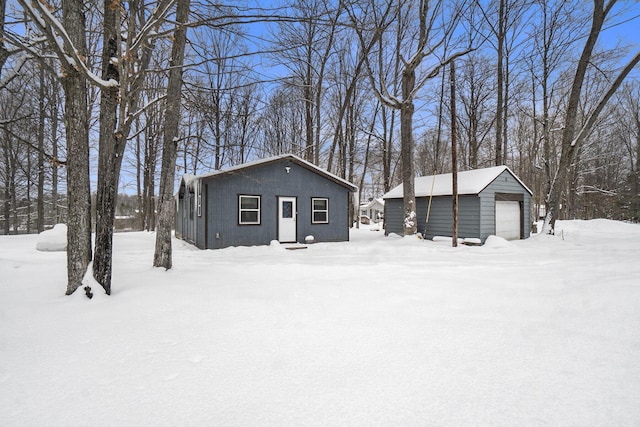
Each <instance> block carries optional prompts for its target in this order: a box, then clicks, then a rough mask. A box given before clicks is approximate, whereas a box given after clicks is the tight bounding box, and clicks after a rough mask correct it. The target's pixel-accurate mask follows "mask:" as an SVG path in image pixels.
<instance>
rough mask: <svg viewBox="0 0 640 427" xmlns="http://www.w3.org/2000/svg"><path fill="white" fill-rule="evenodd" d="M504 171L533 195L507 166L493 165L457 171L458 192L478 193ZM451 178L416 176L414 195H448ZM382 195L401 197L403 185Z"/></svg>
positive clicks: (385, 196)
mask: <svg viewBox="0 0 640 427" xmlns="http://www.w3.org/2000/svg"><path fill="white" fill-rule="evenodd" d="M504 171H508V172H509V173H510V174H511V175H512V176H513V177H514V178H515V179H516V181H518V183H519V184H520V185H522V187H523V188H524V189H525V190H527V191H528V192H529V194H531V195H533V193H532V192H531V190H529V188H528V187H527V186H526V185H524V183H523V182H522V181H521V180H520V178H518V177H517V176H516V174H514V173H513V172H512V171H511V169H509V168H508V167H507V166H494V167H491V168H484V169H474V170H470V171H464V172H458V194H478V193H480V192H482V190H484V189H485V188H486V187H487V186H488V185H489V184H491V183H492V182H493V181H494V180H495V179H496V178H497V177H498V176H500V175H501V174H502V173H503V172H504ZM452 180H453V175H452V174H451V173H445V174H440V175H435V176H433V175H430V176H421V177H418V178H416V179H415V194H416V197H429V196H430V195H433V196H450V195H451V194H452V193H453V182H452ZM432 189H433V192H432ZM382 197H383V198H384V199H397V198H402V197H403V185H402V184H400V185H398V186H397V187H395V188H393V189H392V190H390V191H389V192H388V193H387V194H385V195H384V196H382Z"/></svg>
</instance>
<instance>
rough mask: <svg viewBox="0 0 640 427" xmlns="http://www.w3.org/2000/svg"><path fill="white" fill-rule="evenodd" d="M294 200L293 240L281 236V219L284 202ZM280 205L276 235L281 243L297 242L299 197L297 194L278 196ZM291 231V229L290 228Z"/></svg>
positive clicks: (277, 214)
mask: <svg viewBox="0 0 640 427" xmlns="http://www.w3.org/2000/svg"><path fill="white" fill-rule="evenodd" d="M284 201H290V202H293V206H292V208H293V233H294V237H293V240H284V239H285V238H286V237H283V236H281V232H283V230H282V229H281V224H280V222H281V219H282V202H284ZM277 203H278V207H277V209H276V235H277V236H278V241H279V242H281V243H296V242H297V241H298V198H297V197H296V196H277ZM289 231H291V230H289Z"/></svg>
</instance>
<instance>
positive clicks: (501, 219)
mask: <svg viewBox="0 0 640 427" xmlns="http://www.w3.org/2000/svg"><path fill="white" fill-rule="evenodd" d="M496 236H500V237H502V238H504V239H507V240H517V239H519V238H520V202H512V201H508V202H507V201H499V200H498V201H496Z"/></svg>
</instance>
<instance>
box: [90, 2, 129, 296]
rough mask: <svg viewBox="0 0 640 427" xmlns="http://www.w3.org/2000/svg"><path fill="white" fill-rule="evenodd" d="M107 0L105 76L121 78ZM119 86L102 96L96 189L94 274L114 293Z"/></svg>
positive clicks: (115, 13)
mask: <svg viewBox="0 0 640 427" xmlns="http://www.w3.org/2000/svg"><path fill="white" fill-rule="evenodd" d="M111 4H112V1H111V0H105V2H104V38H103V40H104V43H103V46H102V78H103V79H104V80H105V81H106V80H110V79H113V80H116V81H119V74H118V68H117V67H116V65H115V64H114V63H113V62H112V60H111V58H118V57H119V55H118V35H117V29H118V25H117V21H118V16H119V10H118V9H117V8H113V7H112V6H111ZM117 110H118V87H113V88H109V89H102V91H101V100H100V134H99V152H98V184H97V192H96V242H95V255H94V257H93V277H94V279H96V281H97V282H98V283H100V285H101V286H102V287H103V288H104V291H105V292H106V294H107V295H111V271H112V258H113V257H112V255H113V222H114V218H115V209H116V198H117V191H118V173H117V171H118V170H119V163H120V162H121V161H122V160H121V159H122V156H119V152H120V147H119V145H120V144H124V140H126V135H121V136H120V137H117V136H116V133H115V131H116V125H117Z"/></svg>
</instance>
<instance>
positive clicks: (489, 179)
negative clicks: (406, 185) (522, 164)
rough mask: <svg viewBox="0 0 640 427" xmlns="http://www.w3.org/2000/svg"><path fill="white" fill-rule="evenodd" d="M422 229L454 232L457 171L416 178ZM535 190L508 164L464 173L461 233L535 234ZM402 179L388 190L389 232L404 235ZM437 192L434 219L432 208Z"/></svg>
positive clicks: (521, 236)
mask: <svg viewBox="0 0 640 427" xmlns="http://www.w3.org/2000/svg"><path fill="white" fill-rule="evenodd" d="M415 193H416V207H417V209H416V214H417V218H418V232H420V233H422V234H423V235H424V236H425V237H426V238H428V239H432V238H433V237H434V236H451V235H452V234H453V213H452V200H451V196H452V193H453V185H452V175H451V174H450V173H448V174H442V175H435V176H423V177H419V178H416V179H415ZM532 194H533V193H532V192H531V190H529V189H528V188H527V186H526V185H524V183H523V182H522V181H521V180H520V179H519V178H518V177H517V176H516V175H515V174H514V173H513V172H512V171H511V170H510V169H509V168H508V167H506V166H495V167H491V168H486V169H475V170H470V171H466V172H459V173H458V237H459V238H474V239H480V240H481V241H482V242H483V243H484V241H485V240H486V239H487V237H489V236H490V235H497V236H500V237H503V238H505V239H508V240H515V239H525V238H527V237H529V234H530V228H531V218H530V212H531V196H532ZM402 195H403V187H402V184H401V185H399V186H397V187H396V188H394V189H392V190H391V191H389V192H388V193H387V194H385V195H384V196H383V198H384V200H385V212H384V217H385V233H386V234H387V235H388V234H389V233H397V234H400V235H402V233H403V229H402V224H403V221H404V214H403V202H402ZM430 197H431V200H432V201H431V210H430V212H429V222H428V223H427V222H426V216H427V208H428V204H429V199H430Z"/></svg>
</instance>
